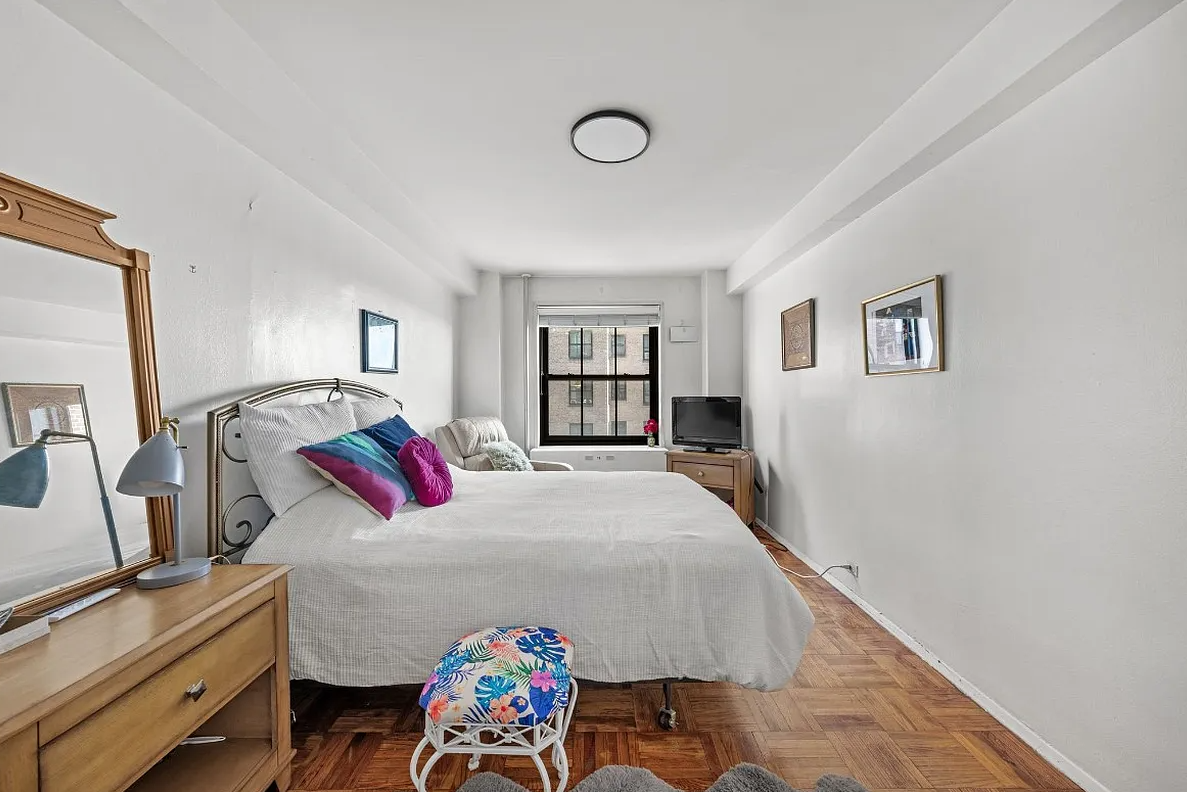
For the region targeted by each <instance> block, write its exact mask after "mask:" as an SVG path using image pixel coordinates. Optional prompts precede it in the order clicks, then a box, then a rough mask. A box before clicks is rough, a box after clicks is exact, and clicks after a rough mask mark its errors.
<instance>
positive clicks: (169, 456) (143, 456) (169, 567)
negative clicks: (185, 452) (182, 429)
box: [115, 418, 210, 589]
mask: <svg viewBox="0 0 1187 792" xmlns="http://www.w3.org/2000/svg"><path fill="white" fill-rule="evenodd" d="M179 423H180V422H179V421H178V420H177V419H176V418H165V419H164V420H162V421H161V428H160V430H159V431H158V432H157V433H156V434H155V435H153V436H152V437H150V438H148V440H146V441H145V442H144V445H142V446H140V448H138V449H136V453H134V454H132V458H131V459H129V460H128V464H127V465H125V466H124V472H123V473H122V474H121V475H120V480H119V483H118V484H116V485H115V490H116V492H122V493H123V494H125V495H134V496H136V497H139V498H160V497H168V498H172V499H173V561H171V562H170V563H168V564H158V565H156V566H154V567H150V568H149V569H146V570H144V571H143V572H141V573H140V574H139V575H137V576H136V585H137V586H138V587H139V588H142V589H157V588H168V587H169V586H176V585H177V584H179V583H185V582H187V581H190V580H195V579H197V578H200V577H203V576H204V575H206V574H208V573H209V572H210V559H208V558H189V559H184V560H183V559H182V557H181V498H180V497H179V494H180V493H181V491H182V490H183V489H185V461H184V460H183V459H182V458H181V447H180V446H179V445H178V444H177V434H176V433H177V426H178V424H179Z"/></svg>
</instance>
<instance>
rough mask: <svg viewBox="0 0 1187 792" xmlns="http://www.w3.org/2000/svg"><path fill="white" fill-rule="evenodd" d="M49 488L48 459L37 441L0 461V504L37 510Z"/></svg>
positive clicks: (42, 444)
mask: <svg viewBox="0 0 1187 792" xmlns="http://www.w3.org/2000/svg"><path fill="white" fill-rule="evenodd" d="M48 488H49V459H48V455H47V454H46V453H45V443H43V442H41V441H40V440H38V441H37V442H36V443H34V444H33V445H31V446H29V447H28V448H22V449H21V450H20V451H17V452H16V453H15V454H13V455H12V456H10V457H9V458H8V459H6V460H4V461H3V462H0V506H19V507H21V508H22V509H36V508H37V507H38V506H40V505H41V501H43V500H44V499H45V491H46V489H48Z"/></svg>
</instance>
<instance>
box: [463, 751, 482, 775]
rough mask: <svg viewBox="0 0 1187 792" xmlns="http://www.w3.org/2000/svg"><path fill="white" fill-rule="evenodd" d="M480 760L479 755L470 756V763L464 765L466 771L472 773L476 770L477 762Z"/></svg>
mask: <svg viewBox="0 0 1187 792" xmlns="http://www.w3.org/2000/svg"><path fill="white" fill-rule="evenodd" d="M480 758H481V755H480V754H471V755H470V761H469V762H467V763H466V769H467V770H469V771H470V772H471V773H473V772H474V771H475V770H477V769H478V761H479V759H480Z"/></svg>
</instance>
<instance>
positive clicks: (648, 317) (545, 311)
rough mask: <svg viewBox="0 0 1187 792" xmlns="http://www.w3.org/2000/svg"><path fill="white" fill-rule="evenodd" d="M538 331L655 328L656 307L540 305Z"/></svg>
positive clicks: (656, 320) (656, 324)
mask: <svg viewBox="0 0 1187 792" xmlns="http://www.w3.org/2000/svg"><path fill="white" fill-rule="evenodd" d="M536 315H537V318H538V322H537V324H538V325H539V326H540V327H658V326H659V306H658V305H589V306H574V305H541V306H539V307H538V308H537V309H536Z"/></svg>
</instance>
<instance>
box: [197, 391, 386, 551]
mask: <svg viewBox="0 0 1187 792" xmlns="http://www.w3.org/2000/svg"><path fill="white" fill-rule="evenodd" d="M335 396H337V397H338V398H343V399H346V398H377V399H381V398H389V397H390V394H388V393H386V392H384V391H382V390H380V389H379V388H376V387H374V386H372V385H367V384H366V383H363V382H352V381H350V380H344V379H314V380H301V381H299V382H290V383H288V384H285V385H278V386H276V387H274V388H269V389H267V390H262V391H258V392H256V393H252V394H250V395H248V396H244V397H243V398H240V399H236V400H235V401H233V402H230V403H229V404H224V405H223V406H222V407H218V408H216V409H213V410H211V411H210V412H208V413H207V414H206V498H207V503H206V531H207V539H206V543H207V552H208V553H209V554H210V555H212V556H213V555H222V556H226V557H227V558H228V559H231V560H233V561H237V560H239V558H240V557H241V556H242V555H243V553H244V551H245V550H247V548H248V547H250V546H251V543H252V542H254V541H255V540H256V537H258V536H259V535H260V532H261V531H263V530H264V527H265V526H266V525H267V524H268V521H269V520H270V519H272V512H271V510H269V508H268V505H267V504H266V503H264V499H263V498H262V497H260V493H259V489H258V488H257V487H256V484H255V481H253V480H252V477H251V472H250V471H249V470H248V468H247V454H246V452H245V451H244V448H243V438H242V437H241V435H240V434H239V405H240V404H241V403H246V404H249V405H251V406H253V407H258V406H260V405H263V404H269V403H271V402H279V401H286V402H288V403H291V404H302V403H309V402H311V401H329V400H330V399H333V398H335ZM396 403H397V404H399V405H400V408H401V409H403V407H404V404H403V402H401V401H400V400H399V399H397V400H396Z"/></svg>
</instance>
